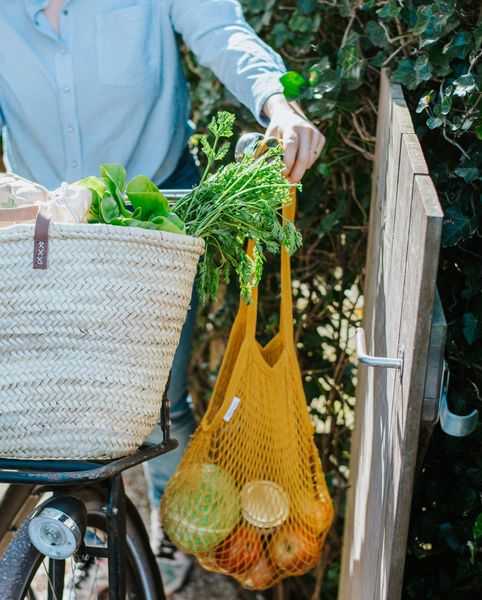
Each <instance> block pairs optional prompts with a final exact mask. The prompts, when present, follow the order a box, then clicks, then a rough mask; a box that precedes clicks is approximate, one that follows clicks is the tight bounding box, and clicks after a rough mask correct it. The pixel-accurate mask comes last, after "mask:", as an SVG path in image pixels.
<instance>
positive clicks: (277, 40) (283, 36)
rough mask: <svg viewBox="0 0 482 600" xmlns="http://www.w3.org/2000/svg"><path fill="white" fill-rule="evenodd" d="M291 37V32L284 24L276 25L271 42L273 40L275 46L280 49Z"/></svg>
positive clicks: (271, 35) (271, 34) (272, 31)
mask: <svg viewBox="0 0 482 600" xmlns="http://www.w3.org/2000/svg"><path fill="white" fill-rule="evenodd" d="M289 37H290V31H289V29H288V27H287V26H286V25H285V24H284V23H276V25H275V26H274V27H273V29H272V30H271V33H270V40H272V43H273V46H274V47H275V48H279V47H280V46H283V44H286V42H287V41H288V39H289Z"/></svg>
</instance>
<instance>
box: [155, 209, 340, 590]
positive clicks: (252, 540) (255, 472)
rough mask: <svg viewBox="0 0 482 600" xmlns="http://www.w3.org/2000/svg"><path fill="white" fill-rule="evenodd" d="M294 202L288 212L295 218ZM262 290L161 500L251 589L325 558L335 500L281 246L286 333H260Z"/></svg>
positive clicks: (172, 518) (183, 530) (180, 538)
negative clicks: (311, 409) (318, 440)
mask: <svg viewBox="0 0 482 600" xmlns="http://www.w3.org/2000/svg"><path fill="white" fill-rule="evenodd" d="M294 210H295V205H294V202H293V203H292V204H291V205H290V206H288V207H286V208H285V210H284V217H285V218H287V219H290V220H292V219H293V216H294ZM257 307H258V294H257V290H255V291H254V293H253V302H252V303H251V304H249V305H247V304H245V303H243V302H242V303H241V305H240V307H239V311H238V314H237V316H236V319H235V322H234V325H233V328H232V331H231V334H230V338H229V342H228V347H227V350H226V354H225V357H224V360H223V363H222V366H221V370H220V373H219V376H218V379H217V381H216V385H215V388H214V391H213V395H212V398H211V401H210V404H209V407H208V410H207V412H206V414H205V416H204V418H203V420H202V421H201V423H200V425H199V427H198V429H197V431H196V432H195V434H194V435H193V437H192V438H191V441H190V443H189V446H188V447H187V449H186V451H185V453H184V456H183V458H182V460H181V463H180V465H179V467H178V470H177V472H176V473H175V474H174V476H173V477H172V479H171V481H170V482H169V484H168V486H167V488H166V491H165V493H164V496H163V500H162V505H161V517H162V523H163V526H164V529H165V531H166V533H167V534H168V535H169V537H170V539H171V540H172V541H173V542H174V543H175V544H176V545H177V546H178V547H179V548H180V549H182V550H183V551H185V552H188V553H190V554H194V555H195V556H196V557H197V558H198V560H199V562H200V563H201V565H202V566H203V567H205V568H206V569H209V570H211V571H217V572H221V573H225V574H228V575H231V576H233V577H235V578H236V579H237V580H238V581H239V582H240V583H241V584H242V585H244V586H245V587H247V588H251V589H265V588H268V587H270V586H272V585H273V584H274V583H276V582H277V581H279V580H281V579H283V578H285V577H289V576H296V575H302V574H303V573H306V572H307V571H309V570H311V569H312V568H313V567H314V566H315V565H316V563H317V562H318V560H319V558H320V554H321V550H322V547H323V543H324V540H325V537H326V534H327V532H328V530H329V528H330V526H331V524H332V521H333V506H332V502H331V499H330V496H329V493H328V490H327V487H326V482H325V477H324V473H323V469H322V466H321V461H320V458H319V455H318V451H317V448H316V446H315V443H314V440H313V433H314V430H313V425H312V423H311V420H310V418H309V414H308V410H307V403H306V398H305V394H304V391H303V385H302V377H301V372H300V368H299V364H298V360H297V356H296V350H295V344H294V338H293V318H292V294H291V274H290V259H289V256H288V254H287V252H286V250H285V249H284V248H282V251H281V306H280V326H279V332H278V333H277V335H275V337H274V338H272V339H271V341H270V342H269V343H268V344H267V345H266V346H262V345H260V344H259V342H258V341H257V340H256V317H257Z"/></svg>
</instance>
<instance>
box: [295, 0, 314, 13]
mask: <svg viewBox="0 0 482 600" xmlns="http://www.w3.org/2000/svg"><path fill="white" fill-rule="evenodd" d="M317 7H318V2H317V0H298V9H299V11H300V12H301V13H303V14H304V15H309V14H311V13H312V12H313V11H314V10H315V9H316V8H317Z"/></svg>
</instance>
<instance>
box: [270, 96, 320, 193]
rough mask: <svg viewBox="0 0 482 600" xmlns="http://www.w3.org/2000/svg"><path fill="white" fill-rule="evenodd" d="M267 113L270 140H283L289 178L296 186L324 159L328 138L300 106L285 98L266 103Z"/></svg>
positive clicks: (274, 97) (275, 98) (272, 98)
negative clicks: (309, 170) (322, 152)
mask: <svg viewBox="0 0 482 600" xmlns="http://www.w3.org/2000/svg"><path fill="white" fill-rule="evenodd" d="M263 113H264V114H265V115H266V116H267V117H268V119H269V120H270V122H269V126H268V129H267V131H266V135H267V136H274V137H277V138H278V139H280V140H281V141H282V143H283V149H284V159H283V160H284V163H285V165H286V173H285V174H286V176H287V177H288V179H289V181H291V182H292V183H295V182H297V181H300V179H301V178H302V177H303V175H304V174H305V171H306V170H307V169H309V168H310V167H311V166H312V165H313V163H314V162H315V161H316V159H317V158H318V157H319V156H320V153H321V151H322V150H323V146H324V145H325V136H324V135H323V134H322V133H320V131H318V129H317V128H316V127H315V126H314V125H313V123H310V121H308V119H307V118H306V117H305V115H304V114H303V112H302V111H301V109H300V107H299V106H298V104H297V103H296V102H288V101H287V100H286V98H285V97H284V96H283V94H274V95H273V96H270V97H269V98H268V100H266V102H265V104H264V106H263Z"/></svg>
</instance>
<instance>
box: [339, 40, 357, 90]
mask: <svg viewBox="0 0 482 600" xmlns="http://www.w3.org/2000/svg"><path fill="white" fill-rule="evenodd" d="M338 66H339V69H340V76H341V78H342V79H352V80H355V81H358V80H359V79H360V77H361V67H362V61H361V54H360V46H359V36H358V34H354V33H352V34H351V35H350V36H349V37H348V40H347V41H346V43H345V45H344V46H342V47H341V48H340V50H339V51H338Z"/></svg>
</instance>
